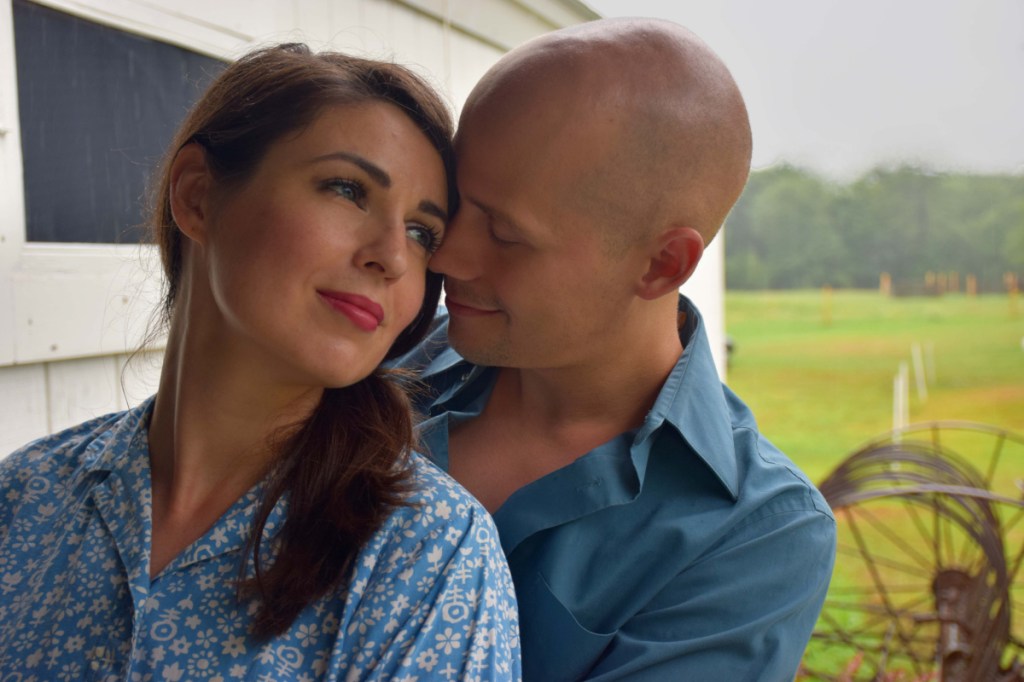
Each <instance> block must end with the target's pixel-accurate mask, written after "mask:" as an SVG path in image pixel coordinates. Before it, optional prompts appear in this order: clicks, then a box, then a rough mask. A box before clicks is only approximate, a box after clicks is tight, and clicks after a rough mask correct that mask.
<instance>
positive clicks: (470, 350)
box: [448, 320, 511, 367]
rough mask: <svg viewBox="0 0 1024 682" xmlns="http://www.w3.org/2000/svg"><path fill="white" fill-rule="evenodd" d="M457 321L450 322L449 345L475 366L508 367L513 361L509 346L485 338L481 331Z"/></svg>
mask: <svg viewBox="0 0 1024 682" xmlns="http://www.w3.org/2000/svg"><path fill="white" fill-rule="evenodd" d="M466 326H467V325H463V324H461V323H459V322H457V321H455V320H449V322H448V345H450V346H451V347H452V348H453V349H454V350H455V352H456V353H458V354H459V355H461V356H462V357H464V358H465V359H466V360H468V361H470V362H472V363H473V364H474V365H484V366H487V367H507V366H508V363H509V361H510V360H511V354H510V353H509V352H508V345H507V344H506V343H503V342H502V341H500V340H494V339H488V338H485V337H484V336H483V335H482V334H480V333H479V330H470V329H467V328H466Z"/></svg>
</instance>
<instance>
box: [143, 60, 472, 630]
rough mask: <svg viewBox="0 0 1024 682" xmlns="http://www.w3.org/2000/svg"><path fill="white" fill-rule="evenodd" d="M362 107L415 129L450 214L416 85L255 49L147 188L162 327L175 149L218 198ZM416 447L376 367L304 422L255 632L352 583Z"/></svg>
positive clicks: (404, 486)
mask: <svg viewBox="0 0 1024 682" xmlns="http://www.w3.org/2000/svg"><path fill="white" fill-rule="evenodd" d="M365 102H386V103H390V104H393V105H395V106H397V107H399V108H400V109H401V110H402V111H403V112H405V114H406V115H407V116H408V117H409V118H410V119H411V120H412V121H413V122H414V123H415V124H416V125H417V127H419V129H420V130H421V131H423V134H424V135H425V136H426V137H427V139H429V140H430V142H431V143H432V144H433V146H434V147H435V148H436V149H437V151H438V154H440V156H441V159H442V160H443V162H444V166H445V171H446V175H447V179H448V210H449V213H451V212H454V211H455V205H456V201H457V195H456V193H455V181H454V155H453V152H452V146H451V138H452V127H453V126H452V121H451V115H450V113H449V111H448V109H447V107H446V106H445V105H444V103H443V102H442V100H441V99H440V98H439V97H438V95H437V94H436V93H435V92H434V90H433V89H432V88H431V87H430V86H429V85H427V84H426V83H425V82H424V81H423V80H421V79H420V78H419V77H417V76H416V75H415V74H413V73H412V72H410V71H409V70H407V69H405V68H404V67H401V66H398V65H396V64H392V63H387V62H380V61H374V60H367V59H359V58H356V57H350V56H347V55H344V54H339V53H330V52H322V53H319V54H314V53H312V52H310V50H309V49H308V48H307V47H306V46H305V45H302V44H294V43H293V44H284V45H279V46H276V47H270V48H266V49H261V50H257V51H255V52H252V53H250V54H248V55H246V56H244V57H242V58H241V59H239V60H238V61H236V62H234V63H233V64H231V65H229V66H228V67H227V68H226V69H225V70H224V71H223V72H222V73H221V74H220V76H218V77H217V78H216V80H214V82H213V83H212V84H211V86H210V88H209V89H208V90H207V91H206V93H205V94H204V95H203V97H202V98H201V99H200V100H199V102H197V103H196V105H195V106H194V107H193V108H192V110H191V111H190V112H189V114H188V116H187V117H186V118H185V121H184V122H183V123H182V125H181V127H180V129H179V130H178V134H177V136H176V138H175V140H174V142H173V143H172V145H171V147H170V152H169V153H168V158H166V159H165V160H164V165H163V168H162V173H161V176H160V178H159V181H158V183H157V184H156V185H155V193H154V199H155V205H154V211H153V217H152V227H153V231H154V237H155V241H156V243H157V244H158V245H159V246H160V252H161V257H162V262H163V268H164V273H165V275H166V278H167V289H166V294H165V297H164V308H163V313H164V318H165V322H167V321H169V320H170V319H171V317H172V315H173V311H174V307H175V303H176V300H177V296H178V293H179V291H180V287H181V273H182V256H183V251H184V249H183V243H182V239H183V237H182V233H181V231H180V230H179V229H178V227H177V226H176V225H175V223H174V218H173V216H172V214H171V207H170V168H171V164H172V163H173V160H174V157H175V155H176V154H177V152H178V151H179V150H180V149H181V148H182V147H183V146H185V145H187V144H189V143H192V142H195V143H198V144H199V145H201V146H202V147H203V149H204V150H205V153H206V160H207V164H208V166H209V168H210V170H211V174H212V175H213V178H214V182H215V183H216V185H217V187H218V188H227V189H228V190H229V191H230V189H232V188H237V187H239V186H241V185H244V183H245V182H246V181H247V180H248V179H249V178H250V177H251V176H252V174H253V173H254V172H255V171H256V169H257V166H258V165H259V163H260V161H261V160H262V159H263V157H264V156H265V155H266V153H267V151H268V149H269V147H270V146H271V145H272V144H273V143H274V142H276V141H278V140H279V139H281V138H282V137H283V136H284V135H286V134H288V133H293V132H297V131H300V130H301V129H302V128H303V127H305V126H307V125H309V124H310V123H312V122H313V120H314V119H315V118H316V117H317V116H318V115H319V114H320V113H321V112H322V111H323V110H324V109H325V108H326V107H329V106H332V105H339V104H340V105H345V104H359V103H365ZM440 290H441V278H440V276H439V275H436V274H434V273H430V272H428V273H427V284H426V289H425V295H424V299H423V305H422V306H421V308H420V311H419V314H418V315H417V317H416V318H415V319H414V321H413V322H412V324H410V325H409V327H407V328H406V329H405V330H404V331H403V332H402V333H401V334H400V335H399V336H398V338H397V339H396V341H395V343H394V344H393V345H392V347H391V349H390V350H389V351H388V354H387V357H388V358H392V357H396V356H397V355H400V354H401V353H404V352H406V351H407V350H409V349H411V348H412V347H413V346H414V345H415V344H416V343H417V342H418V341H419V340H420V339H421V338H422V336H423V335H424V333H425V332H426V330H427V328H428V327H429V325H430V322H431V320H432V318H433V315H434V310H435V308H436V306H437V301H438V297H439V296H440ZM413 443H414V435H413V424H412V417H411V411H410V406H409V400H408V398H407V396H406V394H405V391H404V390H403V389H402V387H401V386H400V385H398V383H397V382H396V380H395V378H393V377H392V376H389V373H388V372H387V370H384V369H380V368H378V369H377V370H376V371H375V372H374V373H373V374H371V375H370V376H369V377H367V378H366V379H364V380H362V381H360V382H358V383H356V384H354V385H351V386H348V387H345V388H328V389H326V390H325V391H324V394H323V397H322V398H321V400H320V403H319V404H318V405H317V407H316V409H315V410H314V411H313V413H312V415H311V416H310V417H309V418H308V419H307V420H306V421H305V422H304V423H302V424H300V425H298V426H297V427H296V428H295V429H294V430H293V431H291V432H289V433H288V434H287V435H286V436H285V437H284V438H283V439H282V440H281V441H280V442H279V443H277V444H276V446H275V447H276V448H277V450H278V451H277V453H276V457H275V460H274V462H275V463H274V465H273V469H272V473H271V476H270V477H269V479H268V481H267V483H266V487H265V488H264V490H263V496H262V501H261V504H260V507H259V509H258V510H257V512H256V514H255V517H254V520H253V528H252V532H251V535H250V537H249V543H248V546H247V548H246V552H245V553H244V555H243V559H242V564H241V566H240V576H241V582H240V585H239V594H240V595H251V596H256V597H259V599H260V607H259V611H258V612H257V614H256V616H255V620H254V625H253V631H254V634H256V635H257V636H271V635H274V634H278V633H281V632H283V631H284V630H286V629H287V628H288V627H289V626H290V625H291V623H292V622H293V621H294V620H295V618H296V617H297V616H298V614H299V612H300V611H301V610H302V609H303V608H305V607H306V606H307V605H308V604H309V603H310V602H312V601H313V600H314V599H316V598H318V597H320V596H322V595H324V594H326V593H327V592H328V591H330V590H331V589H335V588H338V587H339V586H341V585H343V584H344V583H345V581H347V580H348V578H349V574H350V573H351V569H352V568H353V562H354V560H355V558H356V556H357V554H358V552H359V551H360V549H361V548H362V547H363V546H364V545H365V544H366V543H367V542H368V541H369V539H370V537H371V536H372V535H373V533H374V532H375V531H376V530H377V529H378V528H379V527H380V526H381V524H382V523H383V522H384V520H385V519H386V518H387V517H388V515H389V514H390V513H391V512H392V511H393V509H394V508H395V507H397V506H400V505H401V504H403V500H404V499H405V493H406V492H407V491H408V489H409V485H410V484H409V477H410V473H409V464H408V453H409V451H410V449H411V447H412V445H413ZM286 494H287V498H286V503H287V516H286V520H285V522H284V524H283V527H282V528H281V529H280V530H279V531H278V533H277V536H276V538H275V542H276V543H277V544H278V547H277V554H276V558H275V559H274V560H273V562H271V563H270V565H269V566H268V565H266V564H267V560H266V557H267V555H266V553H265V552H263V551H262V540H263V535H264V531H265V530H266V526H267V521H268V518H269V516H270V513H271V511H272V510H273V508H274V506H275V505H276V504H277V502H278V501H279V500H280V499H281V498H282V497H283V496H285V495H286ZM250 558H251V560H252V571H251V572H250V571H249V570H248V567H249V560H250Z"/></svg>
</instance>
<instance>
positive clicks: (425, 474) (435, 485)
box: [403, 452, 494, 530]
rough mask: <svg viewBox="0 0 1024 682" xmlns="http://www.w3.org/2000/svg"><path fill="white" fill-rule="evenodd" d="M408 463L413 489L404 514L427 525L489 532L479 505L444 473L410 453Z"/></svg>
mask: <svg viewBox="0 0 1024 682" xmlns="http://www.w3.org/2000/svg"><path fill="white" fill-rule="evenodd" d="M411 464H412V481H413V488H412V490H411V491H410V492H409V494H408V495H407V497H406V503H407V505H406V506H405V507H403V510H404V513H405V515H408V516H414V517H419V518H420V519H421V522H423V523H425V524H427V525H430V526H434V525H437V526H443V527H445V528H452V527H457V528H464V529H466V530H469V529H470V528H472V527H480V526H483V527H486V528H488V529H493V527H494V522H493V521H492V520H491V515H490V514H488V513H487V510H486V509H484V507H483V505H481V504H480V502H478V501H477V499H476V498H475V497H473V495H472V494H471V493H470V492H469V491H468V490H466V489H465V488H463V487H462V485H461V484H460V483H459V482H458V481H456V480H455V479H454V478H452V477H451V476H450V475H448V473H446V472H445V471H444V470H442V469H441V468H440V467H438V466H437V465H436V464H434V463H433V462H431V461H430V460H429V459H427V458H426V457H425V456H424V455H421V454H419V453H418V452H414V453H412V456H411Z"/></svg>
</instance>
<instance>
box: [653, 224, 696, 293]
mask: <svg viewBox="0 0 1024 682" xmlns="http://www.w3.org/2000/svg"><path fill="white" fill-rule="evenodd" d="M702 255H704V238H703V237H701V236H700V233H699V232H697V230H695V229H693V228H692V227H671V228H669V229H667V230H665V231H664V232H662V233H661V234H660V235H658V237H657V239H656V240H655V241H654V242H653V244H652V245H651V253H650V260H649V261H648V265H647V271H646V272H645V273H644V276H643V278H642V279H641V281H640V284H639V287H638V291H637V293H638V295H639V296H640V297H641V298H643V299H647V300H654V299H656V298H660V297H661V296H663V295H665V294H666V293H668V292H670V291H676V290H678V289H679V287H681V286H682V285H683V282H685V281H686V280H688V279H690V275H692V274H693V271H694V269H695V268H696V267H697V263H699V262H700V258H701V256H702Z"/></svg>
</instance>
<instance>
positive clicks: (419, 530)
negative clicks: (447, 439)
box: [367, 453, 501, 558]
mask: <svg viewBox="0 0 1024 682" xmlns="http://www.w3.org/2000/svg"><path fill="white" fill-rule="evenodd" d="M410 464H411V469H412V476H411V486H410V490H409V492H408V493H407V494H406V497H405V504H403V505H402V506H400V507H397V508H396V509H395V510H394V511H393V512H392V514H391V516H390V517H389V518H388V519H387V521H386V522H385V523H384V525H383V526H382V527H381V528H380V530H379V531H378V532H377V533H376V535H375V537H374V538H373V540H372V541H371V542H370V543H369V546H368V547H367V550H368V551H369V552H370V553H372V554H384V555H388V556H395V555H396V552H397V555H403V556H405V557H409V558H412V557H416V556H419V555H421V554H423V553H425V552H426V553H430V554H432V555H433V556H434V557H438V558H440V557H441V556H442V555H443V556H444V557H446V558H451V557H453V556H454V555H456V554H459V553H460V552H461V553H472V554H478V553H479V554H485V555H487V554H492V553H497V554H500V553H501V547H500V543H499V541H498V531H497V529H496V528H495V527H494V521H493V520H492V519H491V516H490V514H488V513H487V510H486V509H484V508H483V506H482V505H481V504H480V503H479V502H478V501H477V500H476V498H474V497H473V496H472V495H471V494H470V493H469V492H468V491H467V490H466V489H465V488H463V487H462V486H461V485H459V483H458V482H456V481H455V480H454V479H453V478H452V477H451V476H449V475H448V474H446V473H445V472H444V471H442V470H441V469H439V468H438V467H437V466H436V465H435V464H433V463H432V462H431V461H430V460H428V459H427V458H426V457H424V456H423V455H420V454H417V453H413V454H412V460H411V462H410Z"/></svg>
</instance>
